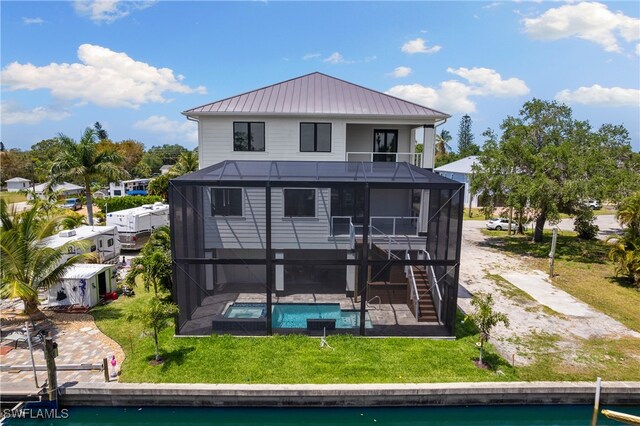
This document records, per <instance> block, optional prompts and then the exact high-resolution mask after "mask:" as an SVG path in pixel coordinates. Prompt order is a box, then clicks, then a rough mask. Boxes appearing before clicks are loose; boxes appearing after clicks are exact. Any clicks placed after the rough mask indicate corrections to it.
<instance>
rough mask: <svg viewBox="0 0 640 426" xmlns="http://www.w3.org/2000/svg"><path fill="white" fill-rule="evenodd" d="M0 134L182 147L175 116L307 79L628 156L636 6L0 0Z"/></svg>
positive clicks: (13, 143)
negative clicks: (594, 138) (616, 130)
mask: <svg viewBox="0 0 640 426" xmlns="http://www.w3.org/2000/svg"><path fill="white" fill-rule="evenodd" d="M0 7H1V32H2V33H1V38H2V41H1V50H2V59H1V68H2V75H1V78H2V127H1V130H0V132H1V135H0V136H1V140H2V141H3V142H4V144H5V146H6V147H7V148H21V149H28V148H29V147H30V146H31V145H33V144H34V143H37V142H38V141H40V140H42V139H46V138H49V137H53V136H55V135H57V134H58V133H64V134H67V135H69V136H71V137H74V138H77V137H79V136H80V134H81V132H82V130H83V129H84V128H85V127H86V126H90V125H92V124H93V123H94V122H96V121H100V122H101V123H102V125H103V127H104V128H105V129H106V130H107V131H108V132H109V135H110V137H111V139H112V140H115V141H119V140H123V139H129V138H130V139H136V140H138V141H140V142H143V143H144V144H145V145H146V146H147V147H151V146H153V145H160V144H164V143H179V144H182V145H184V146H186V147H188V148H193V147H195V146H196V144H197V142H196V129H195V125H194V124H193V123H191V122H188V121H187V120H186V118H185V117H183V116H182V115H181V114H180V112H181V111H184V110H186V109H189V108H192V107H195V106H198V105H201V104H206V103H209V102H212V101H215V100H218V99H222V98H225V97H228V96H231V95H235V94H238V93H241V92H244V91H247V90H252V89H256V88H259V87H262V86H265V85H268V84H272V83H277V82H280V81H283V80H286V79H289V78H293V77H297V76H300V75H304V74H307V73H310V72H314V71H320V72H323V73H326V74H329V75H332V76H335V77H338V78H342V79H345V80H347V81H350V82H353V83H357V84H360V85H363V86H365V87H369V88H371V89H375V90H379V91H382V92H387V93H390V94H393V95H395V96H399V97H403V98H405V99H408V100H411V101H414V102H418V103H420V104H423V105H425V106H428V107H432V108H436V109H439V110H442V111H444V112H447V113H449V114H451V115H452V118H451V119H449V121H448V123H447V124H445V126H444V128H446V129H448V130H449V131H451V133H452V134H453V136H454V141H453V142H454V143H453V145H454V146H455V137H456V135H457V130H458V123H459V121H460V117H461V116H462V115H463V114H465V113H468V114H469V115H470V116H471V118H472V120H473V130H474V133H475V134H476V141H478V142H480V143H481V142H482V137H481V135H480V134H481V133H482V131H483V130H484V129H486V128H487V127H491V128H493V129H494V130H499V125H500V123H501V122H502V120H503V119H504V118H506V117H507V116H508V115H517V114H518V111H519V109H520V107H521V106H522V104H523V103H524V102H525V101H527V100H530V99H531V98H533V97H537V98H541V99H547V100H553V99H557V100H560V101H563V102H565V103H567V104H568V105H570V106H571V107H572V108H573V111H574V117H575V118H577V119H581V120H589V121H590V122H591V123H592V125H593V126H594V127H598V126H600V125H601V124H602V123H614V124H624V125H625V126H626V128H627V129H628V130H629V132H630V134H631V138H632V144H633V148H634V150H636V151H638V150H640V19H639V18H640V2H636V1H633V2H632V1H629V2H607V3H598V2H584V3H574V2H479V1H477V2H406V3H405V2H364V1H361V2H275V1H274V2H272V1H269V2H205V1H199V2H184V1H180V2H169V1H158V2H154V1H116V0H109V1H97V2H96V1H79V2H54V1H47V2H33V1H24V2H10V1H2V2H0Z"/></svg>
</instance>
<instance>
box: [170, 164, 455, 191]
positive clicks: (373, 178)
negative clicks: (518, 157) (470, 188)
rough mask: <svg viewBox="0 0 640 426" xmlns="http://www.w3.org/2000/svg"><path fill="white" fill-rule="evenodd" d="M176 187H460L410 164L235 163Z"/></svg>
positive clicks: (204, 172)
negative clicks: (219, 184)
mask: <svg viewBox="0 0 640 426" xmlns="http://www.w3.org/2000/svg"><path fill="white" fill-rule="evenodd" d="M171 182H175V183H178V184H213V183H223V184H224V183H231V182H234V183H243V184H245V183H246V184H249V185H250V184H263V183H266V182H271V183H280V184H282V183H286V184H292V185H299V184H302V185H304V184H309V183H313V184H314V185H315V184H318V183H366V182H375V183H384V184H412V183H418V184H434V185H445V186H446V185H451V186H453V187H457V186H460V183H459V182H456V181H453V180H450V179H448V178H445V177H444V176H440V175H438V174H437V173H433V172H431V171H429V170H426V169H421V168H419V167H416V166H413V165H411V164H409V163H405V162H401V163H392V162H364V161H351V162H347V161H255V160H253V161H251V160H243V161H234V160H226V161H223V162H221V163H218V164H214V165H212V166H209V167H205V168H204V169H201V170H198V171H197V172H193V173H190V174H187V175H183V176H180V177H177V178H175V179H172V180H171Z"/></svg>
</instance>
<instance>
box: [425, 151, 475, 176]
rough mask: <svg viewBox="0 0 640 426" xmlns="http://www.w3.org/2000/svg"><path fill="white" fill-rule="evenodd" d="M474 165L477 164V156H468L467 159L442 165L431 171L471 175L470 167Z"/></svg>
mask: <svg viewBox="0 0 640 426" xmlns="http://www.w3.org/2000/svg"><path fill="white" fill-rule="evenodd" d="M474 164H479V162H478V156H477V155H470V156H469V157H465V158H462V159H460V160H458V161H454V162H453V163H449V164H444V165H442V166H440V167H436V168H435V169H433V171H434V172H447V173H463V174H469V173H471V167H472V166H473V165H474Z"/></svg>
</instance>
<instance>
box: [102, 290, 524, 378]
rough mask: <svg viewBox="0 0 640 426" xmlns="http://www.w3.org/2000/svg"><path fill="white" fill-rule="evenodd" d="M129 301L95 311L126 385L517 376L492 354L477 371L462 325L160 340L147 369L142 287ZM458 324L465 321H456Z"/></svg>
mask: <svg viewBox="0 0 640 426" xmlns="http://www.w3.org/2000/svg"><path fill="white" fill-rule="evenodd" d="M136 293H137V295H136V296H135V297H134V298H120V299H118V300H117V301H115V302H113V303H110V304H108V305H105V306H100V307H97V308H95V309H94V310H93V311H92V313H93V315H94V317H95V318H96V323H97V325H98V327H99V328H100V329H101V330H102V331H103V332H104V333H105V334H107V335H109V336H110V337H112V338H113V339H114V340H115V341H116V342H118V343H119V344H120V345H121V346H122V348H123V349H124V351H125V353H126V360H125V362H124V364H123V366H122V375H121V380H122V381H123V382H166V383H413V382H459V381H474V382H477V381H510V380H515V379H516V378H517V377H516V374H515V372H514V370H513V368H511V367H510V366H509V364H508V363H507V362H506V361H505V360H503V359H501V358H499V357H498V356H496V355H495V352H494V350H493V349H492V348H489V353H488V354H487V359H488V360H489V361H490V362H491V363H492V365H493V367H494V370H500V371H501V372H502V373H497V372H496V371H491V370H483V369H479V368H477V367H476V366H475V365H474V364H473V362H472V359H473V358H476V357H477V356H478V350H477V349H476V347H475V342H476V338H475V337H474V336H473V332H474V330H473V329H470V327H469V326H467V325H465V326H460V327H459V329H460V330H459V335H460V336H459V338H458V339H457V340H453V341H448V340H428V339H406V338H386V339H368V338H358V337H352V336H330V337H329V338H328V342H329V344H330V345H331V346H332V347H333V348H334V350H331V349H320V340H319V339H318V338H312V337H307V336H302V335H292V336H291V335H290V336H274V337H232V336H210V337H175V338H174V337H173V329H168V330H165V331H164V332H163V333H162V336H161V349H162V352H163V356H164V358H165V359H166V361H165V363H164V365H162V366H151V365H149V360H150V359H151V357H152V355H153V345H152V342H151V339H150V338H146V337H141V336H140V334H141V330H140V328H139V327H138V326H137V324H136V323H135V322H129V321H127V320H126V318H127V314H128V313H129V312H132V311H135V310H136V309H139V307H140V306H141V305H142V304H143V303H144V302H145V300H147V299H148V298H149V297H150V296H149V295H148V294H146V293H144V291H143V290H142V289H139V290H137V291H136ZM459 319H460V320H461V319H462V318H459Z"/></svg>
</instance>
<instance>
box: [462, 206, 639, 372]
mask: <svg viewBox="0 0 640 426" xmlns="http://www.w3.org/2000/svg"><path fill="white" fill-rule="evenodd" d="M598 219H599V226H600V223H601V224H602V228H603V229H602V231H603V233H602V237H605V236H606V233H608V232H610V231H611V230H614V229H615V228H614V227H613V224H612V219H613V216H609V217H603V216H599V217H598ZM570 222H571V221H566V222H565V221H563V223H561V225H560V228H561V229H566V228H567V227H568V226H569V225H570V226H571V228H572V226H573V224H572V223H570ZM484 226H485V222H484V221H465V222H464V226H463V235H462V256H461V258H462V262H461V266H460V294H459V299H458V305H459V306H460V307H461V308H462V310H463V311H465V312H470V311H471V310H472V307H471V294H473V293H476V292H485V293H490V294H492V295H494V300H495V308H496V310H497V311H500V312H504V313H506V314H507V315H508V317H509V320H510V322H511V325H510V327H509V328H505V327H503V326H502V325H500V326H498V327H497V328H496V329H495V331H494V332H493V334H492V343H493V344H494V346H495V347H496V348H497V349H498V351H499V352H500V354H501V355H502V356H503V357H504V358H505V359H507V360H509V361H511V360H513V359H515V361H516V364H519V365H523V364H528V363H530V362H532V361H533V357H532V356H531V355H530V354H527V350H526V347H525V346H526V345H525V342H526V340H527V337H528V336H532V335H534V334H544V333H549V334H553V335H556V336H559V339H560V341H559V342H557V345H558V346H560V347H562V348H563V349H565V350H566V352H565V353H572V352H573V351H576V350H578V349H579V346H580V342H579V339H587V338H591V337H611V338H617V337H621V336H630V337H637V338H640V333H637V332H635V331H633V330H630V329H628V328H627V327H626V326H624V325H623V324H622V323H620V322H618V321H616V320H614V319H613V318H611V317H609V316H607V315H605V314H603V313H601V312H599V311H597V310H595V309H594V308H592V307H591V306H589V305H587V304H586V303H584V302H581V301H579V300H577V299H576V298H574V297H573V296H571V295H570V294H568V293H566V292H564V291H562V290H560V289H559V288H556V287H555V286H553V284H552V283H551V282H550V281H549V280H548V279H547V274H546V273H545V272H543V271H539V270H534V269H531V268H530V267H528V265H527V258H526V257H521V258H516V257H512V256H507V255H505V254H502V253H501V252H499V251H497V250H495V249H492V248H489V247H487V246H486V245H484V243H485V241H486V239H487V237H485V236H484V235H483V234H482V232H481V231H480V230H481V229H482V228H484ZM502 280H504V281H502ZM514 290H515V291H514ZM518 290H520V291H522V292H524V293H526V294H527V295H528V296H526V295H524V294H523V293H518Z"/></svg>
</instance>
